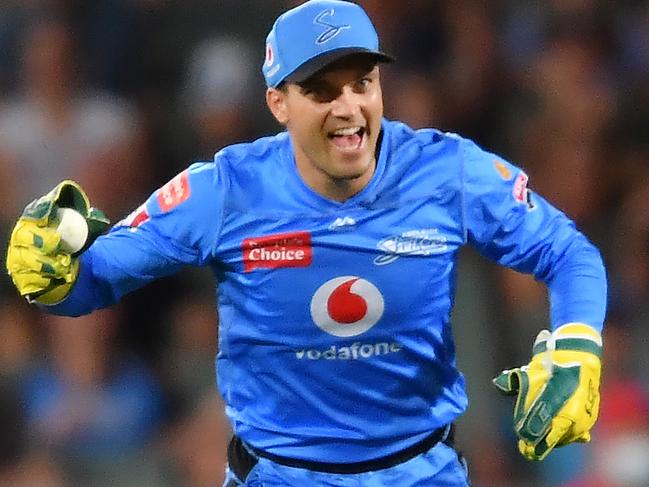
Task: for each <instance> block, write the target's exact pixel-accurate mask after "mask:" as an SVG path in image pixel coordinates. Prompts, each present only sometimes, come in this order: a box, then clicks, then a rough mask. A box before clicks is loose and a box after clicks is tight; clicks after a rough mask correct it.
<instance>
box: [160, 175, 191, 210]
mask: <svg viewBox="0 0 649 487" xmlns="http://www.w3.org/2000/svg"><path fill="white" fill-rule="evenodd" d="M190 195H191V188H190V187H189V173H188V171H187V170H185V171H183V172H181V173H180V174H178V175H177V176H176V177H175V178H173V179H172V180H171V181H169V182H168V183H167V184H165V185H164V186H163V187H162V188H160V189H159V190H158V204H159V205H160V209H161V210H162V212H163V213H166V212H168V211H169V210H171V209H173V208H175V207H176V206H178V205H179V204H180V203H182V202H183V201H187V200H188V199H189V196H190Z"/></svg>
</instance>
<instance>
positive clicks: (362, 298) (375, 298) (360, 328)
mask: <svg viewBox="0 0 649 487" xmlns="http://www.w3.org/2000/svg"><path fill="white" fill-rule="evenodd" d="M384 306H385V305H384V301H383V296H382V295H381V292H380V291H379V290H378V289H377V288H376V286H375V285H374V284H372V283H371V282H369V281H366V280H365V279H361V278H360V277H357V276H341V277H336V278H334V279H331V280H329V281H327V282H325V283H324V284H323V285H322V286H320V287H319V288H318V290H317V291H316V292H315V294H314V295H313V298H311V317H312V318H313V321H314V323H315V324H316V325H318V327H319V328H320V329H322V330H323V331H325V332H326V333H329V334H330V335H334V336H337V337H351V336H356V335H360V334H361V333H365V332H366V331H367V330H369V329H370V328H372V327H373V326H374V325H375V324H376V323H377V322H378V321H379V319H381V316H383V309H384Z"/></svg>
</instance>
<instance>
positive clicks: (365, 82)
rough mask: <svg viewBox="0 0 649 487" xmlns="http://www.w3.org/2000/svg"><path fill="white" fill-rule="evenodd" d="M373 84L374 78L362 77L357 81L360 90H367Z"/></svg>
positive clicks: (357, 87)
mask: <svg viewBox="0 0 649 487" xmlns="http://www.w3.org/2000/svg"><path fill="white" fill-rule="evenodd" d="M371 84H372V80H371V79H370V78H361V79H359V80H358V81H357V82H356V89H357V90H358V91H366V90H367V89H368V88H369V87H370V85H371Z"/></svg>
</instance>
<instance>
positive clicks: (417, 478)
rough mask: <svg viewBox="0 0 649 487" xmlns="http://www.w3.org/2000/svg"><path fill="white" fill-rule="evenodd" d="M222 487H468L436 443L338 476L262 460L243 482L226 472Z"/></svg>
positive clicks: (457, 460) (454, 456)
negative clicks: (393, 460)
mask: <svg viewBox="0 0 649 487" xmlns="http://www.w3.org/2000/svg"><path fill="white" fill-rule="evenodd" d="M223 486H224V487H235V486H242V487H469V486H470V483H469V478H468V472H467V468H466V463H465V461H464V459H463V458H461V457H460V456H459V455H458V453H457V451H456V450H455V449H453V448H452V447H450V446H448V445H447V444H446V443H442V442H439V443H437V444H436V445H435V446H433V447H432V448H431V449H430V450H428V451H426V452H424V453H421V454H420V455H417V456H415V457H413V458H411V459H410V460H408V461H405V462H403V463H400V464H398V465H395V466H393V467H389V468H385V469H382V470H375V471H371V472H363V473H354V474H339V473H324V472H315V471H313V470H307V469H303V468H296V467H288V466H285V465H280V464H278V463H275V462H272V461H271V460H268V459H266V458H259V457H258V458H257V463H256V464H255V466H254V467H253V468H252V470H250V473H249V474H248V476H247V477H246V478H245V479H237V478H236V476H235V475H234V473H233V472H232V471H231V470H230V469H229V468H228V469H227V471H226V478H225V483H224V484H223Z"/></svg>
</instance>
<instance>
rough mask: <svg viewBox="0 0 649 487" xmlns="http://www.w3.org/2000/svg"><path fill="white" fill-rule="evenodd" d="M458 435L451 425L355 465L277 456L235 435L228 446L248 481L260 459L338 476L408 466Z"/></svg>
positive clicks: (234, 465)
mask: <svg viewBox="0 0 649 487" xmlns="http://www.w3.org/2000/svg"><path fill="white" fill-rule="evenodd" d="M454 433H455V425H454V424H449V425H446V426H443V427H441V428H438V429H436V430H435V431H433V432H432V433H431V434H430V435H428V436H427V437H426V438H424V439H423V440H421V441H419V442H417V443H415V444H414V445H412V446H409V447H408V448H405V449H403V450H400V451H398V452H396V453H391V454H390V455H386V456H383V457H379V458H375V459H373V460H367V461H363V462H352V463H328V462H314V461H310V460H301V459H297V458H289V457H284V456H280V455H274V454H272V453H268V452H266V451H263V450H260V449H258V448H255V447H253V446H251V445H249V444H247V443H244V442H243V440H241V438H239V437H238V436H236V435H235V436H233V437H232V440H230V444H229V445H228V464H229V466H230V469H231V470H232V472H234V474H235V475H236V476H237V477H238V478H239V479H241V480H242V481H243V480H245V478H246V477H247V476H248V474H249V473H250V471H251V470H252V468H253V467H254V466H255V464H256V463H257V458H256V457H261V458H267V459H268V460H271V461H273V462H275V463H278V464H280V465H285V466H288V467H296V468H304V469H307V470H313V471H316V472H326V473H338V474H355V473H363V472H371V471H374V470H382V469H384V468H389V467H393V466H395V465H399V464H400V463H404V462H406V461H408V460H410V459H411V458H414V457H416V456H417V455H420V454H421V453H424V452H426V451H428V450H430V449H431V448H432V447H433V446H435V445H436V444H437V443H439V442H440V441H441V442H443V443H446V444H447V445H449V446H453V440H454V436H455V434H454Z"/></svg>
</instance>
